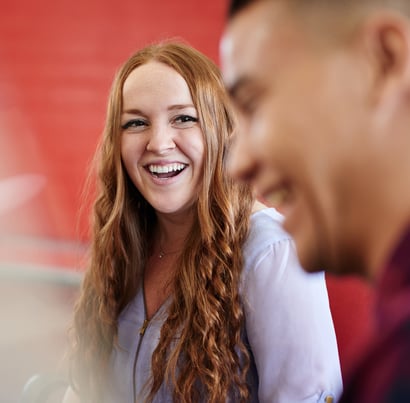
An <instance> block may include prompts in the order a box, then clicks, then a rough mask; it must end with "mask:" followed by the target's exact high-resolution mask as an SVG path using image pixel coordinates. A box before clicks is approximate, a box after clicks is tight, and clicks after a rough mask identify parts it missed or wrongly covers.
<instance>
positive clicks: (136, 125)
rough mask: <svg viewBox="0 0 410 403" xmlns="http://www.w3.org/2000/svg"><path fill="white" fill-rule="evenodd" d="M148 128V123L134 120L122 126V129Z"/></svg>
mask: <svg viewBox="0 0 410 403" xmlns="http://www.w3.org/2000/svg"><path fill="white" fill-rule="evenodd" d="M144 126H146V122H145V121H144V120H142V119H132V120H129V121H128V122H126V123H124V124H123V125H122V129H123V130H126V129H130V128H135V129H136V128H141V127H144Z"/></svg>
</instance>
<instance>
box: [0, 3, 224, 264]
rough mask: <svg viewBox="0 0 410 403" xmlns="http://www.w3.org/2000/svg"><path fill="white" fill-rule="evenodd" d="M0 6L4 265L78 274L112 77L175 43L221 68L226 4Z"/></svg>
mask: <svg viewBox="0 0 410 403" xmlns="http://www.w3.org/2000/svg"><path fill="white" fill-rule="evenodd" d="M0 3H1V13H0V184H1V183H2V182H3V184H4V182H5V181H6V180H8V181H9V182H10V181H11V180H14V181H15V183H14V185H15V186H14V188H13V189H11V186H9V188H7V189H2V188H1V187H0V194H1V198H2V199H5V198H6V199H8V201H7V206H6V208H4V209H1V200H0V236H1V237H2V240H3V242H2V250H1V255H0V258H1V259H2V261H3V262H4V261H9V260H10V259H13V260H14V261H15V260H16V259H17V261H25V260H27V258H29V259H30V262H32V263H33V259H34V260H35V262H36V263H38V264H50V263H52V264H53V265H54V266H61V265H63V266H67V265H73V264H74V263H75V261H72V260H71V259H70V258H69V257H68V256H67V255H68V254H69V253H70V251H71V250H72V248H73V247H75V245H77V243H78V242H79V241H84V240H85V239H84V235H85V234H86V226H87V221H86V220H85V219H84V217H82V218H81V219H80V217H79V207H80V205H81V203H82V199H81V192H82V189H83V185H84V179H85V176H86V172H87V168H88V164H89V162H90V160H91V158H92V155H93V152H94V150H95V147H96V143H97V140H98V138H99V136H100V133H101V131H102V127H103V122H104V116H105V106H106V100H107V95H108V91H109V87H110V84H111V80H112V78H113V75H114V73H115V71H116V69H117V68H118V67H119V65H120V64H121V63H122V62H123V61H124V60H125V59H126V58H127V57H128V56H129V55H130V54H131V53H132V52H133V51H134V50H136V49H137V48H139V47H141V46H144V45H145V44H147V43H150V42H152V41H158V40H162V39H168V38H174V37H179V38H182V39H183V40H185V41H187V42H188V43H190V44H191V45H193V46H195V47H197V48H198V49H199V50H201V51H202V52H204V53H205V54H207V55H208V56H210V57H211V58H212V59H214V60H215V61H216V62H217V61H218V60H217V59H218V41H219V37H220V34H221V31H222V28H223V23H224V14H225V7H226V5H225V2H224V1H220V0H213V1H209V2H203V1H199V0H190V1H186V0H185V1H184V0H178V1H161V0H151V1H135V0H134V1H130V0H125V1H113V0H105V1H104V0H103V1H99V0H86V1H79V0H78V1H69V0H56V1H50V0H39V1H35V2H33V1H31V0H17V1H15V0H1V2H0ZM28 174H30V175H32V176H25V175H28ZM33 175H36V176H33ZM23 176H24V177H23ZM18 180H19V181H20V182H19V183H17V182H18ZM3 188H4V186H3ZM4 203H5V202H4V200H3V204H4ZM2 210H3V211H2ZM6 234H7V240H5V239H4V237H5V235H6ZM50 240H51V241H52V242H51V243H50V242H49V241H50ZM33 242H34V244H35V246H36V248H35V251H33ZM57 245H58V247H57ZM5 246H7V247H6V248H5ZM56 247H57V249H59V253H58V254H59V256H58V257H57V256H55V255H56ZM5 249H6V250H5ZM40 249H41V250H44V251H45V253H44V254H40V253H39V250H40ZM23 250H24V253H20V251H23Z"/></svg>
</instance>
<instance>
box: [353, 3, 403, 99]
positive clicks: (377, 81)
mask: <svg viewBox="0 0 410 403" xmlns="http://www.w3.org/2000/svg"><path fill="white" fill-rule="evenodd" d="M361 37H362V39H363V42H362V44H363V46H365V47H366V54H367V55H368V62H369V64H370V66H369V67H370V71H371V74H372V85H373V91H372V95H373V97H372V98H373V100H374V101H375V102H376V103H380V102H383V100H389V101H392V100H393V99H396V100H397V98H396V97H400V98H401V97H402V96H403V95H404V94H410V20H408V19H406V18H404V17H403V16H401V15H398V14H395V13H392V12H386V11H379V12H377V13H375V14H373V15H372V16H371V17H369V18H368V19H367V20H366V22H365V23H364V24H363V26H362V29H361Z"/></svg>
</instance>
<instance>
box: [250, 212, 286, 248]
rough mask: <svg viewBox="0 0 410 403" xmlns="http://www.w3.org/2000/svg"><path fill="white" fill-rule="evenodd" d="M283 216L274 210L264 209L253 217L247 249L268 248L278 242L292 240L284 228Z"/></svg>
mask: <svg viewBox="0 0 410 403" xmlns="http://www.w3.org/2000/svg"><path fill="white" fill-rule="evenodd" d="M282 222H283V216H282V215H281V214H280V213H279V212H278V211H277V210H275V209H274V208H268V207H267V208H264V209H261V210H258V211H256V212H255V213H253V214H252V216H251V224H250V229H249V234H248V237H247V240H246V242H245V248H250V247H251V248H255V247H257V246H258V245H259V246H262V248H263V247H266V246H267V245H272V244H274V243H276V242H281V241H285V240H291V237H290V235H289V234H288V233H287V232H286V231H285V230H284V229H283V227H282Z"/></svg>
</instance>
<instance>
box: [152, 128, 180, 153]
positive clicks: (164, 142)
mask: <svg viewBox="0 0 410 403" xmlns="http://www.w3.org/2000/svg"><path fill="white" fill-rule="evenodd" d="M173 148H175V143H174V139H173V132H172V128H170V127H168V126H165V125H153V126H152V127H151V130H150V136H149V138H148V142H147V146H146V150H147V151H151V152H155V153H163V152H164V151H167V150H171V149H173Z"/></svg>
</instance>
